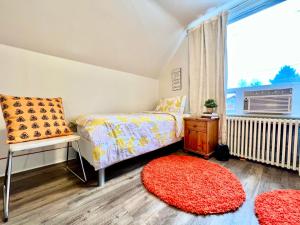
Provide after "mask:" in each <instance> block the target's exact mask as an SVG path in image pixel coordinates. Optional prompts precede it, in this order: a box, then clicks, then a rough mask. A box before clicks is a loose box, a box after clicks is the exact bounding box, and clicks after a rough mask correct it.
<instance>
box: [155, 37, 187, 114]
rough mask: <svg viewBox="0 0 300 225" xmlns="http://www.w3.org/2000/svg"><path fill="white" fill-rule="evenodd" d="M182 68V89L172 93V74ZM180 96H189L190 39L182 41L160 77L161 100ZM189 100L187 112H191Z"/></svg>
mask: <svg viewBox="0 0 300 225" xmlns="http://www.w3.org/2000/svg"><path fill="white" fill-rule="evenodd" d="M179 67H181V68H182V89H181V90H180V91H172V81H171V72H172V70H173V69H175V68H179ZM179 95H186V96H187V97H188V95H189V73H188V39H187V37H186V38H185V39H184V40H183V41H182V43H181V45H180V46H179V48H178V49H177V51H176V53H175V54H174V56H173V57H172V58H171V60H170V61H169V63H168V64H167V65H165V67H164V68H163V70H162V72H161V74H160V76H159V96H160V98H166V97H173V96H179ZM188 102H189V99H187V104H186V110H185V111H186V112H188V111H189V106H188V105H189V104H188Z"/></svg>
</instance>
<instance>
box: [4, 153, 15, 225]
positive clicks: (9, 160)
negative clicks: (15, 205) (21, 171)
mask: <svg viewBox="0 0 300 225" xmlns="http://www.w3.org/2000/svg"><path fill="white" fill-rule="evenodd" d="M12 157H13V152H11V151H9V152H8V157H7V163H6V170H5V177H4V184H3V221H4V222H7V221H8V211H9V193H10V180H11V170H12Z"/></svg>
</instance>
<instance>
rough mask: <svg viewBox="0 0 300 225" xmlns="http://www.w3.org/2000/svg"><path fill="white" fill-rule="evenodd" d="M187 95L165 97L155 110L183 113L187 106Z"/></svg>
mask: <svg viewBox="0 0 300 225" xmlns="http://www.w3.org/2000/svg"><path fill="white" fill-rule="evenodd" d="M185 100H186V97H185V96H177V97H174V98H163V99H161V100H160V101H159V104H158V105H157V106H156V108H155V111H160V112H173V113H183V111H184V107H185Z"/></svg>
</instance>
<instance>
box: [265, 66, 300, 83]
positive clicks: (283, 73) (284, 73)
mask: <svg viewBox="0 0 300 225" xmlns="http://www.w3.org/2000/svg"><path fill="white" fill-rule="evenodd" d="M270 82H271V84H278V83H288V82H300V75H299V74H298V73H297V72H296V70H295V69H294V68H293V67H291V66H288V65H285V66H283V67H281V68H280V70H279V72H278V73H277V74H276V75H275V77H274V79H273V80H270Z"/></svg>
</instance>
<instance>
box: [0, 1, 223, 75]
mask: <svg viewBox="0 0 300 225" xmlns="http://www.w3.org/2000/svg"><path fill="white" fill-rule="evenodd" d="M223 1H224V0H223ZM193 2H194V6H195V7H196V6H197V7H196V8H194V7H193ZM203 2H204V3H203ZM208 2H219V3H220V2H222V0H219V1H216V0H214V1H201V0H194V1H193V0H43V1H41V0H26V1H20V0H1V1H0V43H2V44H7V45H11V46H15V47H19V48H24V49H28V50H32V51H36V52H41V53H44V54H49V55H53V56H58V57H63V58H67V59H72V60H76V61H80V62H85V63H89V64H94V65H98V66H103V67H107V68H111V69H116V70H121V71H126V72H130V73H135V74H138V75H143V76H148V77H154V78H155V77H157V76H158V75H159V73H160V70H161V68H162V67H163V66H164V64H165V63H166V62H167V60H168V59H169V58H170V56H171V54H172V53H173V52H174V48H175V47H176V46H178V42H179V41H180V40H181V39H182V35H184V32H185V31H184V27H185V25H186V24H187V23H188V22H191V21H190V20H192V19H193V18H194V17H195V16H194V15H196V14H197V15H199V14H201V13H202V12H203V10H206V9H207V7H211V5H212V4H208ZM172 3H174V5H173V4H172ZM185 4H186V7H184V6H185ZM203 4H204V5H203ZM176 5H177V7H179V8H181V9H182V10H179V9H177V7H176ZM202 5H203V7H202ZM200 6H201V7H200Z"/></svg>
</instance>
